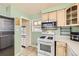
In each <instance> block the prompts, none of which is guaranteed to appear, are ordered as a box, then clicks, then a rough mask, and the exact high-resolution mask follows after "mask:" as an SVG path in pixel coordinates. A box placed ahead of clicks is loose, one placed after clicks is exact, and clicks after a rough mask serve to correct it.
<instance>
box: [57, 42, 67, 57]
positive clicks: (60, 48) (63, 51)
mask: <svg viewBox="0 0 79 59" xmlns="http://www.w3.org/2000/svg"><path fill="white" fill-rule="evenodd" d="M66 55H67V44H66V43H64V42H61V41H57V42H56V56H66Z"/></svg>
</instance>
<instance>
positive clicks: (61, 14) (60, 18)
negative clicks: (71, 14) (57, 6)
mask: <svg viewBox="0 0 79 59" xmlns="http://www.w3.org/2000/svg"><path fill="white" fill-rule="evenodd" d="M65 23H66V19H65V10H64V9H62V10H58V11H57V26H65Z"/></svg>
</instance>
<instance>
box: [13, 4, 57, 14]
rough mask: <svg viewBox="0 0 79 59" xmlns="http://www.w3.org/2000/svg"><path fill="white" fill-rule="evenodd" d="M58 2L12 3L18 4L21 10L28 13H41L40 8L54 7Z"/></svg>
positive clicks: (17, 6)
mask: <svg viewBox="0 0 79 59" xmlns="http://www.w3.org/2000/svg"><path fill="white" fill-rule="evenodd" d="M57 4H58V3H20V4H12V5H13V6H16V8H17V9H19V10H20V11H22V12H24V13H26V14H28V15H33V14H37V13H40V10H42V9H46V8H50V7H53V6H55V5H57Z"/></svg>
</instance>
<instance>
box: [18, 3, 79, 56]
mask: <svg viewBox="0 0 79 59" xmlns="http://www.w3.org/2000/svg"><path fill="white" fill-rule="evenodd" d="M61 5H62V4H59V6H58V5H56V7H53V8H48V9H43V10H41V12H40V13H39V14H40V16H39V18H36V19H34V20H32V21H31V20H29V19H27V18H24V19H26V22H27V21H28V20H29V21H30V22H29V21H28V23H29V24H30V25H28V26H29V29H31V30H29V31H28V30H27V33H28V35H27V34H26V32H24V33H25V34H26V35H27V37H29V40H28V41H27V42H29V43H27V44H26V41H24V42H25V43H23V44H21V45H22V47H23V48H21V52H20V54H21V53H22V55H24V56H30V55H32V56H33V55H34V56H36V55H38V56H78V55H79V52H78V50H79V48H78V44H79V42H78V41H79V20H78V16H79V14H78V8H79V6H78V5H79V4H74V3H73V4H65V5H64V6H61ZM60 6H61V8H58V7H60ZM31 18H32V19H33V16H32V17H31ZM37 19H38V20H37ZM61 20H62V21H61ZM20 22H21V25H20V26H24V25H22V24H24V23H25V21H24V23H23V20H21V21H20ZM53 23H54V24H53ZM30 26H31V27H30ZM24 27H25V26H24ZM26 27H27V26H26ZM25 30H26V29H25ZM52 33H54V34H52ZM25 34H24V36H25V37H26V35H25ZM50 34H52V35H53V36H55V37H53V36H52V37H53V40H51V41H52V43H51V44H50V43H49V42H47V44H46V43H45V42H42V41H43V39H47V38H45V37H44V35H46V36H47V37H48V36H50ZM30 36H31V37H30ZM25 37H23V36H22V38H21V39H22V40H23V38H24V39H26V38H25ZM41 37H42V38H43V39H42V40H41ZM47 41H48V40H47ZM54 41H56V42H55V44H54ZM22 42H23V41H22ZM42 44H46V45H47V47H45V46H46V45H42ZM49 45H51V46H49ZM41 47H42V48H41ZM44 48H45V49H44ZM41 49H42V50H41ZM47 49H48V50H47ZM22 50H23V51H22ZM44 50H45V51H44ZM34 51H35V52H34ZM47 51H49V52H50V53H48V52H47ZM32 52H33V53H32Z"/></svg>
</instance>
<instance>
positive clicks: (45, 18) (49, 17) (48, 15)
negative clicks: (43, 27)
mask: <svg viewBox="0 0 79 59" xmlns="http://www.w3.org/2000/svg"><path fill="white" fill-rule="evenodd" d="M42 21H56V12H50V13H45V14H42Z"/></svg>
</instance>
